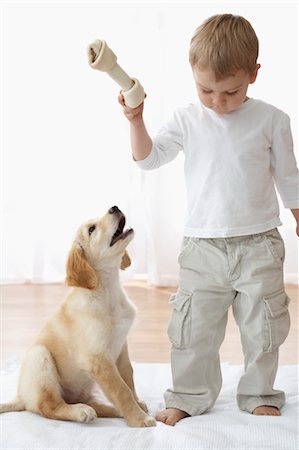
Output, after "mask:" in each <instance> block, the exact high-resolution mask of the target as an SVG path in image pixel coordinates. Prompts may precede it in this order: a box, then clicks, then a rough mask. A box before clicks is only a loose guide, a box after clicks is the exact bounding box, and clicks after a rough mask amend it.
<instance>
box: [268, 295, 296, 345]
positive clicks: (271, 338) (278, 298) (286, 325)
mask: <svg viewBox="0 0 299 450" xmlns="http://www.w3.org/2000/svg"><path fill="white" fill-rule="evenodd" d="M289 303H290V299H289V297H288V296H287V295H286V293H285V291H284V290H280V291H278V292H274V293H273V294H271V295H268V296H266V297H264V314H265V317H264V352H266V353H269V352H273V351H274V350H276V349H277V348H278V347H279V346H280V345H281V344H282V343H283V342H284V341H285V339H286V337H287V335H288V333H289V329H290V314H289V310H288V305H289Z"/></svg>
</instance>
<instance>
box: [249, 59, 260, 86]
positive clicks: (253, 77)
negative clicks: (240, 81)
mask: <svg viewBox="0 0 299 450" xmlns="http://www.w3.org/2000/svg"><path fill="white" fill-rule="evenodd" d="M260 68H261V65H260V64H257V65H256V68H255V69H254V72H253V74H252V75H251V77H250V81H249V84H253V83H254V82H255V80H256V77H257V73H258V71H259V70H260Z"/></svg>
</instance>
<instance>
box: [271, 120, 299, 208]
mask: <svg viewBox="0 0 299 450" xmlns="http://www.w3.org/2000/svg"><path fill="white" fill-rule="evenodd" d="M271 168H272V175H273V178H274V182H275V185H276V187H277V190H278V192H279V194H280V196H281V199H282V202H283V205H284V206H285V208H290V209H295V208H299V176H298V168H297V164H296V158H295V155H294V151H293V138H292V133H291V127H290V119H289V117H288V116H287V115H286V114H285V115H284V116H283V117H282V118H280V120H279V122H278V124H277V125H276V127H275V129H274V132H273V141H272V147H271Z"/></svg>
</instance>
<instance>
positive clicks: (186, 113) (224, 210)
mask: <svg viewBox="0 0 299 450" xmlns="http://www.w3.org/2000/svg"><path fill="white" fill-rule="evenodd" d="M180 151H183V152H184V154H185V181H186V189H187V215H186V219H185V229H184V234H185V236H192V237H202V238H213V237H230V236H242V235H248V234H255V233H261V232H264V231H267V230H270V229H272V228H275V227H276V226H278V225H281V221H280V219H279V205H278V199H277V195H276V191H275V188H274V184H275V185H276V188H277V190H278V192H279V194H280V196H281V199H282V202H283V204H284V206H285V207H286V208H291V209H293V208H298V207H299V199H298V169H297V166H296V160H295V156H294V152H293V140H292V135H291V130H290V120H289V117H288V116H287V115H286V114H285V113H284V112H282V111H280V110H279V109H277V108H275V107H274V106H272V105H269V104H267V103H265V102H262V101H260V100H255V99H249V100H247V101H246V102H244V103H243V104H242V105H241V106H240V107H239V108H238V109H237V110H236V111H233V112H230V113H229V114H224V115H218V114H217V113H215V112H214V111H212V110H211V109H208V108H206V107H205V106H204V105H202V104H201V103H200V102H199V103H196V104H190V105H189V106H187V107H185V108H180V109H178V110H177V111H176V112H175V114H174V117H173V119H172V120H171V121H169V122H168V123H167V124H166V125H165V126H164V127H163V128H161V130H160V131H159V132H158V135H157V136H156V137H155V138H154V139H153V146H152V150H151V153H150V154H149V155H148V156H147V158H146V159H144V160H142V161H137V164H138V165H139V167H141V168H142V169H145V170H150V169H156V168H158V167H160V166H161V165H163V164H166V163H168V162H170V161H172V160H173V159H174V158H175V157H176V156H177V155H178V153H179V152H180Z"/></svg>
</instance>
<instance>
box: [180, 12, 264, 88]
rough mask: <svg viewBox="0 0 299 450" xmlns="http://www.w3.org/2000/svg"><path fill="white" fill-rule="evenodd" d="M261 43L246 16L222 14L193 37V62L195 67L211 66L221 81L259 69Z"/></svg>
mask: <svg viewBox="0 0 299 450" xmlns="http://www.w3.org/2000/svg"><path fill="white" fill-rule="evenodd" d="M258 50H259V43H258V38H257V36H256V34H255V31H254V29H253V28H252V26H251V24H250V23H249V22H248V21H247V20H246V19H244V17H240V16H235V15H233V14H219V15H215V16H212V17H210V18H209V19H207V20H206V21H205V22H204V23H203V24H202V25H201V26H199V27H198V28H197V29H196V30H195V33H194V35H193V37H192V39H191V44H190V51H189V61H190V64H191V66H192V67H194V66H196V67H198V68H199V69H201V70H205V69H210V70H212V71H213V72H214V74H215V77H216V79H217V80H220V79H223V78H226V77H228V76H232V75H234V74H235V73H236V72H237V71H238V70H240V69H244V70H245V71H246V72H248V73H249V74H250V75H251V74H253V73H254V70H255V69H256V61H257V57H258Z"/></svg>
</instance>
